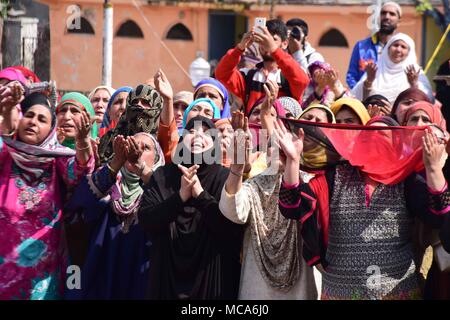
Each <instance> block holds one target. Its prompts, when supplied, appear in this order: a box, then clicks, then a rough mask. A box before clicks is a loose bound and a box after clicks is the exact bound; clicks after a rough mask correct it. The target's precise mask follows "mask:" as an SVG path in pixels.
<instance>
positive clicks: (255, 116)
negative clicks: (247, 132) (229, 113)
mask: <svg viewBox="0 0 450 320" xmlns="http://www.w3.org/2000/svg"><path fill="white" fill-rule="evenodd" d="M261 107H262V104H260V105H258V106H256V107H255V108H254V109H253V110H252V113H251V114H250V117H249V118H248V123H251V124H257V125H260V124H261ZM270 115H271V116H272V117H273V118H274V119H276V118H277V111H276V110H275V108H274V107H272V108H270Z"/></svg>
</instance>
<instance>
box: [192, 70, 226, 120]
mask: <svg viewBox="0 0 450 320" xmlns="http://www.w3.org/2000/svg"><path fill="white" fill-rule="evenodd" d="M204 86H209V87H213V88H215V89H216V90H217V91H219V93H220V94H221V95H222V98H223V110H222V113H221V116H220V117H221V118H222V119H225V118H231V112H230V104H229V103H228V91H227V89H226V88H225V87H224V86H223V84H222V83H220V81H218V80H216V79H214V78H207V79H204V80H202V81H200V82H199V83H197V85H196V86H195V90H194V99H195V96H196V94H197V91H198V89H200V87H204Z"/></svg>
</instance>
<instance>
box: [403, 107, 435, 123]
mask: <svg viewBox="0 0 450 320" xmlns="http://www.w3.org/2000/svg"><path fill="white" fill-rule="evenodd" d="M431 123H432V122H431V118H430V116H429V115H428V114H427V113H426V112H425V111H423V110H417V111H416V112H413V113H412V114H411V115H410V116H409V118H408V119H406V125H407V126H409V127H415V126H417V127H420V126H427V125H430V124H431Z"/></svg>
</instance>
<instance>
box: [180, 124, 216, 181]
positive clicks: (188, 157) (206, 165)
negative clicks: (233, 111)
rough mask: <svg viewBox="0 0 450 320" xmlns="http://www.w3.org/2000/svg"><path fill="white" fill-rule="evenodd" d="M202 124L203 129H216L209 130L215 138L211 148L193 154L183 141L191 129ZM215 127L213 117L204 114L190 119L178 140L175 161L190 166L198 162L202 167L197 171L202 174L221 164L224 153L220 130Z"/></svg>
mask: <svg viewBox="0 0 450 320" xmlns="http://www.w3.org/2000/svg"><path fill="white" fill-rule="evenodd" d="M200 125H201V126H203V129H204V130H205V129H206V131H208V130H210V129H214V130H211V131H209V134H210V135H211V138H212V140H213V145H212V147H211V148H209V149H207V150H204V151H203V152H202V153H197V154H193V153H191V151H190V146H186V145H185V144H184V143H183V140H184V138H185V136H186V135H187V134H188V133H189V131H190V130H191V129H193V128H196V127H198V126H200ZM215 129H216V127H215V125H214V122H212V121H211V119H208V118H205V117H202V116H196V117H194V118H192V119H191V120H189V122H188V123H187V124H186V128H184V130H183V134H182V136H181V137H180V139H179V141H178V145H177V148H176V149H175V153H174V156H173V163H175V164H181V165H183V166H185V167H188V168H189V167H191V166H192V165H194V164H198V165H199V166H200V167H199V169H198V170H197V171H198V173H199V174H200V175H201V174H202V173H203V172H204V171H208V170H210V169H211V168H212V167H211V165H216V164H218V165H221V163H222V153H221V152H220V150H221V149H220V143H219V139H218V137H217V133H218V131H217V130H215ZM213 167H214V166H213Z"/></svg>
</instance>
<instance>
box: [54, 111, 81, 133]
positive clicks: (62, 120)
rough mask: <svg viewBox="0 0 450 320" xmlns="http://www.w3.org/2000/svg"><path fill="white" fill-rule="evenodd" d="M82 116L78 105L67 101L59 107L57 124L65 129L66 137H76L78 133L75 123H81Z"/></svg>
mask: <svg viewBox="0 0 450 320" xmlns="http://www.w3.org/2000/svg"><path fill="white" fill-rule="evenodd" d="M82 116H83V115H82V113H81V110H80V109H79V108H78V107H77V106H74V105H73V104H69V103H67V104H65V105H62V106H61V107H60V108H59V110H58V113H57V114H56V125H57V127H58V128H63V129H64V136H65V137H66V138H75V136H76V134H77V131H76V128H75V123H80V122H81V118H82ZM75 121H76V122H75Z"/></svg>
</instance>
